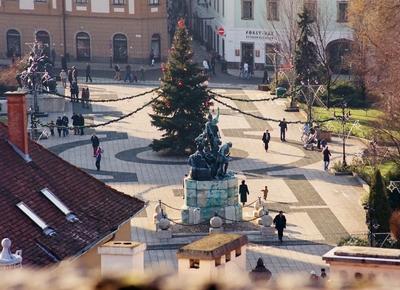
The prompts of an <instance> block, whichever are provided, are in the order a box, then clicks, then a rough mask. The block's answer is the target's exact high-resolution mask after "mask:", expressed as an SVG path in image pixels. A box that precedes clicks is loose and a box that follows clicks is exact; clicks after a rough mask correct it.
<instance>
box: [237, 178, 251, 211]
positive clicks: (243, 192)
mask: <svg viewBox="0 0 400 290" xmlns="http://www.w3.org/2000/svg"><path fill="white" fill-rule="evenodd" d="M239 194H240V202H241V203H242V204H243V206H244V205H245V204H246V202H247V196H248V195H249V194H250V192H249V188H248V187H247V184H246V183H245V181H244V180H242V184H241V185H240V186H239Z"/></svg>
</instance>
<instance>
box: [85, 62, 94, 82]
mask: <svg viewBox="0 0 400 290" xmlns="http://www.w3.org/2000/svg"><path fill="white" fill-rule="evenodd" d="M89 80H90V82H91V83H92V82H93V80H92V68H91V67H90V64H89V63H87V64H86V82H88V81H89Z"/></svg>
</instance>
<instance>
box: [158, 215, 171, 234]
mask: <svg viewBox="0 0 400 290" xmlns="http://www.w3.org/2000/svg"><path fill="white" fill-rule="evenodd" d="M170 227H171V222H170V221H169V219H167V218H166V217H163V218H161V219H160V221H159V222H158V230H157V237H158V238H159V239H171V238H172V231H171V228H170Z"/></svg>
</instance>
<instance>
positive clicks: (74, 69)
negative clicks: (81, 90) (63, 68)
mask: <svg viewBox="0 0 400 290" xmlns="http://www.w3.org/2000/svg"><path fill="white" fill-rule="evenodd" d="M72 80H74V81H76V82H78V69H77V68H76V67H75V66H73V67H72Z"/></svg>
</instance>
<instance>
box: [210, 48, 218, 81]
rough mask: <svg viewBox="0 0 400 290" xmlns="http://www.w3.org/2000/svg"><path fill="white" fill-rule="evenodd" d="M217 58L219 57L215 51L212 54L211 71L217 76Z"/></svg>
mask: <svg viewBox="0 0 400 290" xmlns="http://www.w3.org/2000/svg"><path fill="white" fill-rule="evenodd" d="M216 59H217V56H216V55H215V52H213V53H212V54H211V71H212V74H213V75H214V76H215V65H216Z"/></svg>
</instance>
